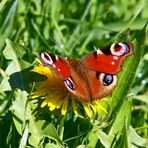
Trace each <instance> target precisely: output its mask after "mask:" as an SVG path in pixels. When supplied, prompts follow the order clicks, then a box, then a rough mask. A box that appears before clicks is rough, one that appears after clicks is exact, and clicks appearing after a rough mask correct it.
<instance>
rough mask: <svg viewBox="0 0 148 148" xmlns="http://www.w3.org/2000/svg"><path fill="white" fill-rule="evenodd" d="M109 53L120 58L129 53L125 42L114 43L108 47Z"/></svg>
mask: <svg viewBox="0 0 148 148" xmlns="http://www.w3.org/2000/svg"><path fill="white" fill-rule="evenodd" d="M110 50H111V53H112V54H113V55H115V56H122V55H124V54H126V53H129V52H130V47H129V45H128V44H127V43H125V42H120V43H114V44H112V45H111V47H110Z"/></svg>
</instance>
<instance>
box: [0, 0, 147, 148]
mask: <svg viewBox="0 0 148 148" xmlns="http://www.w3.org/2000/svg"><path fill="white" fill-rule="evenodd" d="M147 21H148V2H147V0H131V1H128V2H127V1H126V0H105V1H103V0H98V1H97V0H90V1H86V0H77V1H76V0H71V1H68V0H20V1H19V0H2V1H1V2H0V74H1V75H0V147H20V148H21V147H51V148H52V147H53V148H56V147H70V148H75V147H77V148H81V147H82V148H83V147H90V148H94V147H99V148H101V147H105V148H110V147H123V148H127V147H129V148H137V147H148V89H147V87H148V66H147V65H148V36H147V35H146V32H147V25H146V22H147ZM117 41H130V42H132V43H133V44H134V49H135V54H134V56H132V57H130V58H128V60H127V61H126V62H125V64H124V67H123V72H121V73H120V74H119V76H118V77H119V82H118V87H117V88H116V89H115V91H114V93H113V95H112V97H111V100H112V101H111V104H110V107H109V109H108V112H109V113H108V114H107V115H105V116H97V117H94V118H93V119H89V118H87V117H86V116H85V114H83V113H82V115H81V116H80V117H78V118H77V119H75V118H74V116H73V113H69V114H68V115H67V116H66V117H63V116H56V115H54V114H53V113H51V112H50V111H49V110H48V108H45V109H41V108H40V107H39V106H38V104H40V103H41V101H42V100H41V101H37V100H31V98H30V93H31V92H32V90H31V88H30V87H29V84H30V83H31V82H33V81H39V80H40V77H39V76H38V75H33V74H32V73H31V72H30V70H31V69H32V67H33V64H32V63H33V62H34V59H35V58H36V57H38V54H39V53H40V52H41V51H50V52H54V53H56V54H58V55H61V56H64V57H66V56H73V57H75V58H81V57H82V56H83V55H84V54H88V53H90V52H91V51H92V50H93V49H94V47H102V46H105V45H107V44H109V43H113V42H117Z"/></svg>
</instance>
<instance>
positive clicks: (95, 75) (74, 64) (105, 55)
mask: <svg viewBox="0 0 148 148" xmlns="http://www.w3.org/2000/svg"><path fill="white" fill-rule="evenodd" d="M131 54H133V45H132V44H131V43H124V42H120V43H114V44H112V45H110V46H107V47H104V48H101V49H97V50H94V51H93V52H92V53H91V54H89V55H87V56H85V57H84V58H82V60H77V59H73V58H69V59H64V58H61V57H58V56H57V55H54V54H52V53H49V54H48V53H46V52H43V53H41V55H40V57H41V60H42V62H43V64H44V65H45V66H49V67H50V68H52V69H53V70H54V71H55V72H56V73H57V74H58V75H59V77H60V78H61V79H63V81H64V84H65V86H66V88H67V89H68V91H70V92H71V93H72V94H73V95H74V96H76V98H77V99H79V100H83V101H87V102H88V101H92V100H96V99H101V98H104V97H106V96H109V95H111V93H112V91H113V89H114V88H115V87H116V85H117V73H118V72H120V71H121V68H122V64H123V62H124V60H125V59H126V57H127V56H129V55H131Z"/></svg>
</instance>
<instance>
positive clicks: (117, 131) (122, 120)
mask: <svg viewBox="0 0 148 148" xmlns="http://www.w3.org/2000/svg"><path fill="white" fill-rule="evenodd" d="M131 101H132V100H131V99H129V100H127V101H124V103H123V105H122V107H121V109H120V111H119V112H118V114H117V116H116V118H115V121H114V122H113V124H112V127H111V129H110V131H109V135H108V136H109V140H110V141H111V143H110V144H111V145H112V144H114V145H116V144H117V143H116V142H117V141H118V138H120V136H121V135H122V134H123V133H122V129H123V128H124V126H126V127H128V126H129V121H130V117H131V107H132V104H131ZM111 145H110V146H111Z"/></svg>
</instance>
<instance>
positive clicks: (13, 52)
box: [0, 39, 31, 91]
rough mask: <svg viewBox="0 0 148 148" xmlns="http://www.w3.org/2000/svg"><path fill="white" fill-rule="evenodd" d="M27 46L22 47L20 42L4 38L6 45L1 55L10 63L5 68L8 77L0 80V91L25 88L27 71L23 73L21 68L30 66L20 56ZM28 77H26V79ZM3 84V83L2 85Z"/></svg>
mask: <svg viewBox="0 0 148 148" xmlns="http://www.w3.org/2000/svg"><path fill="white" fill-rule="evenodd" d="M27 50H28V49H27V48H25V47H23V46H22V45H20V44H16V43H13V42H11V41H10V40H8V39H7V40H6V47H5V49H4V51H3V55H4V57H5V58H6V59H8V60H11V62H10V64H9V65H8V67H7V68H6V70H5V73H6V74H7V75H8V76H9V79H5V80H3V81H2V82H1V84H0V88H1V90H2V91H7V90H11V89H10V85H11V87H12V88H14V87H15V88H20V89H23V90H25V89H26V88H27V86H28V85H29V84H28V83H27V82H28V81H29V80H28V79H29V78H30V77H29V72H28V73H27V74H26V73H23V72H20V71H21V70H23V69H25V68H28V67H30V66H31V64H29V63H28V62H26V61H24V60H22V57H23V56H24V55H25V54H26V52H27ZM26 71H27V70H25V72H26ZM27 77H28V79H27ZM4 84H5V85H4Z"/></svg>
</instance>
